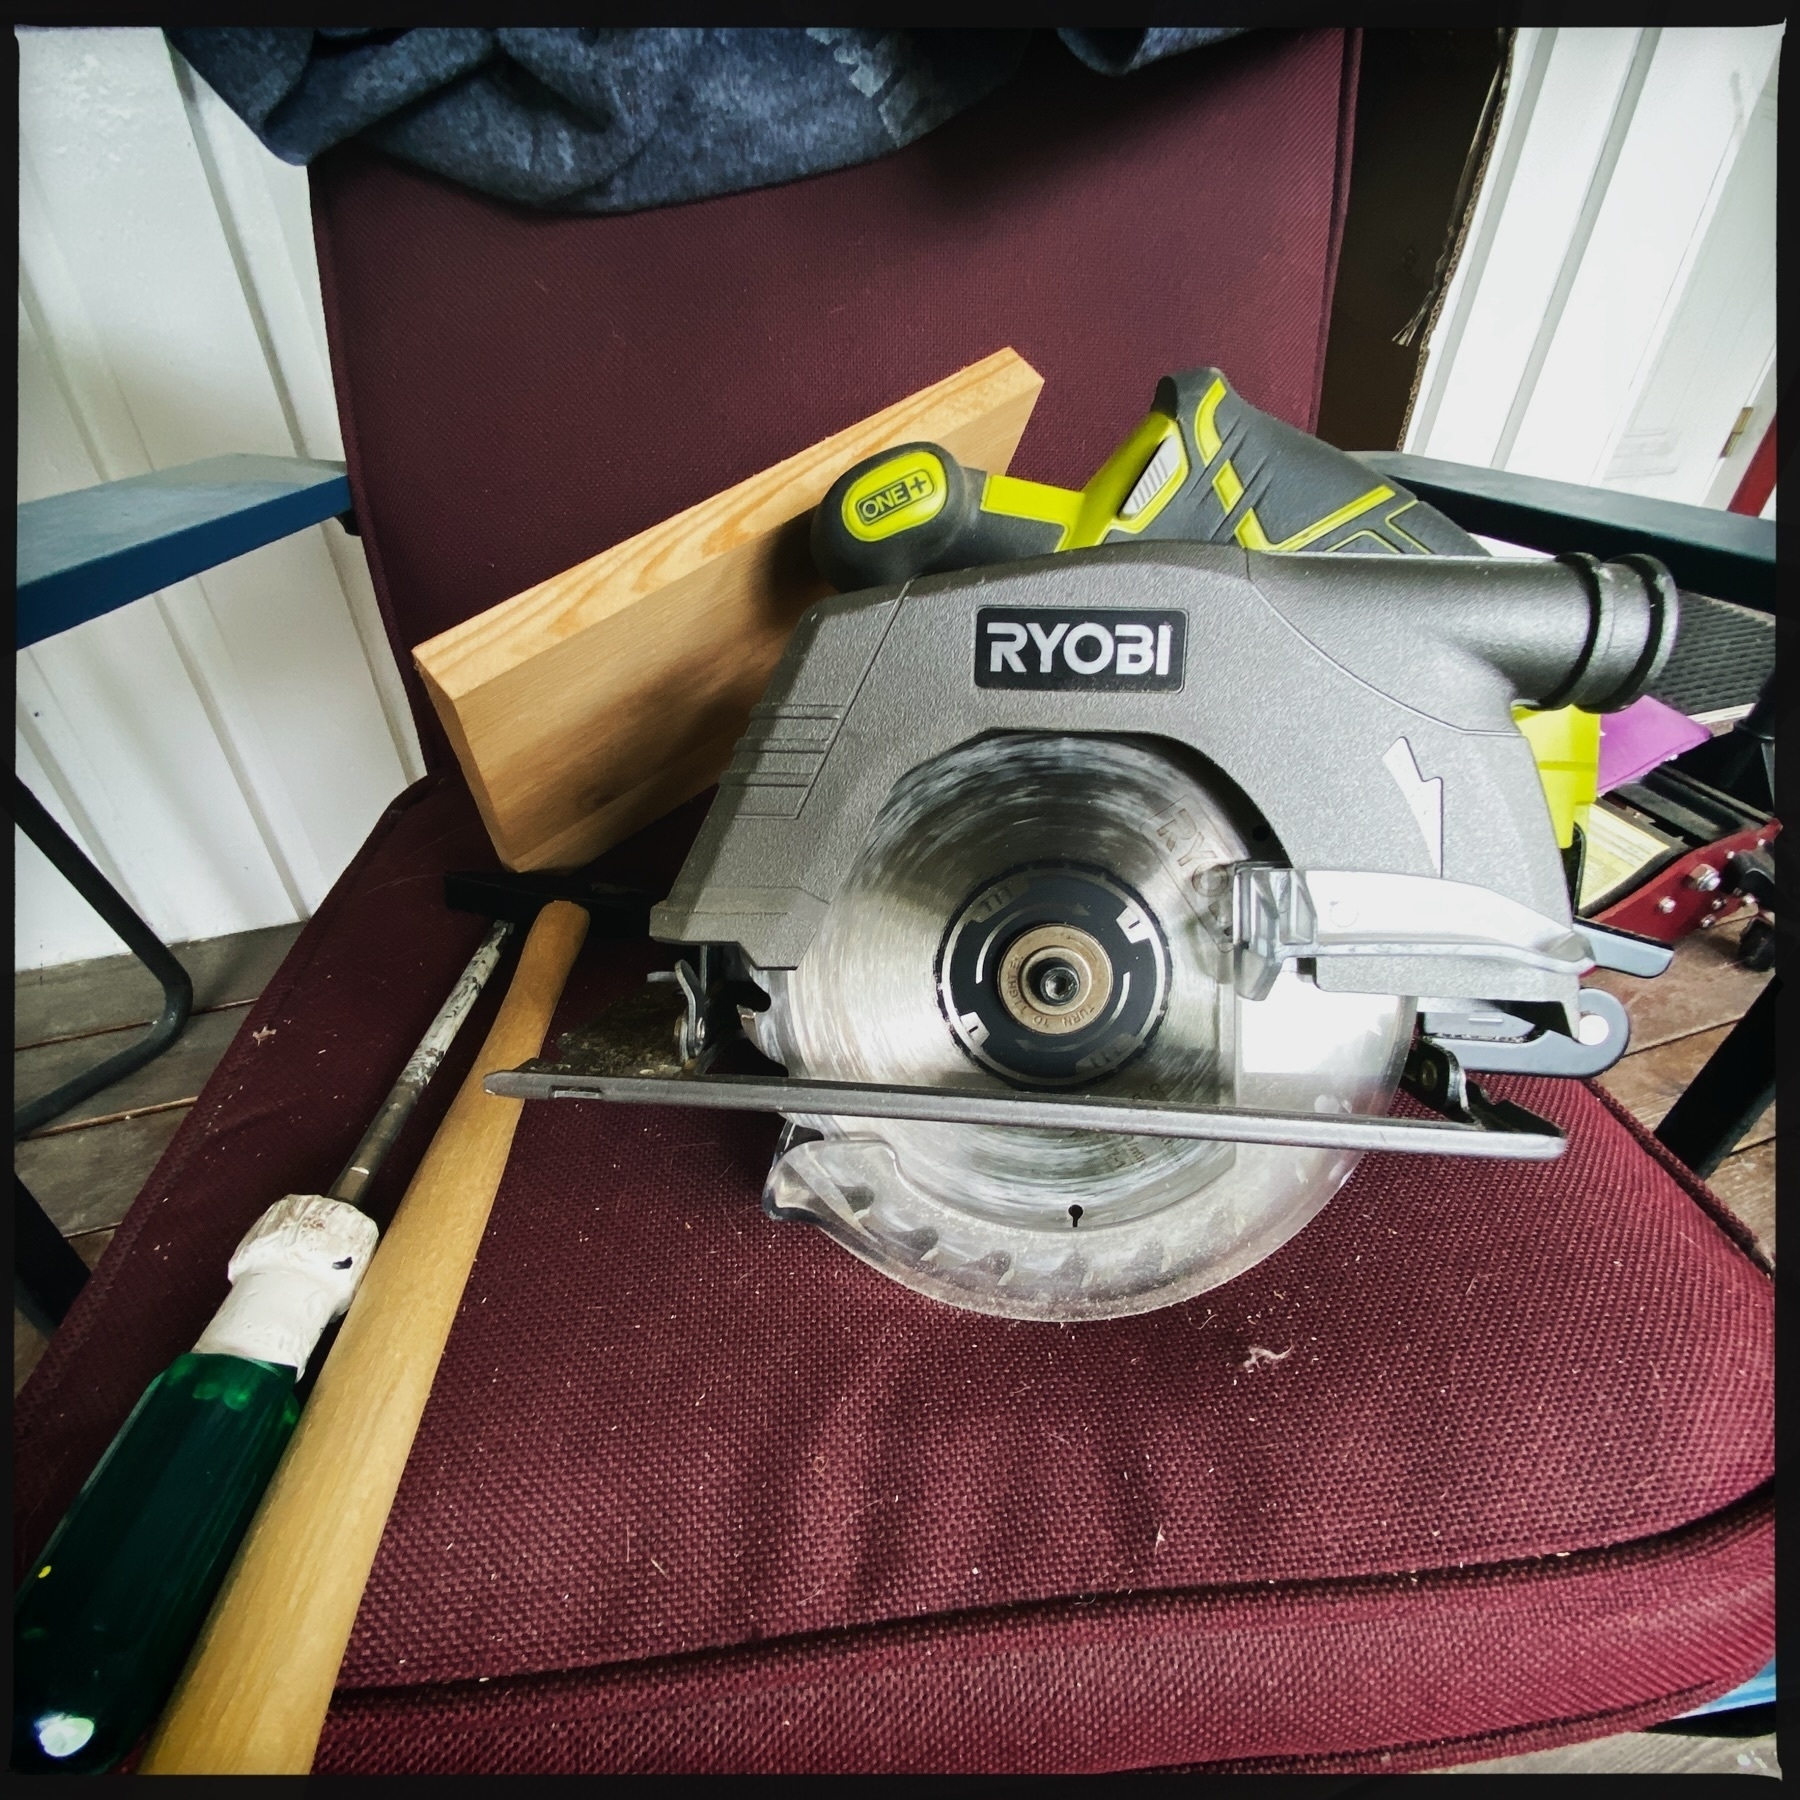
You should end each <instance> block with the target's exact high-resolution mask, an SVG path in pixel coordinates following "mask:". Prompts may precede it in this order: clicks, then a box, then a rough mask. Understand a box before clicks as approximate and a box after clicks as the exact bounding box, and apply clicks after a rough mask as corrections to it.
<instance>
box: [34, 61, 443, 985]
mask: <svg viewBox="0 0 1800 1800" xmlns="http://www.w3.org/2000/svg"><path fill="white" fill-rule="evenodd" d="M19 51H20V197H19V204H20V219H19V225H20V256H19V498H20V499H21V500H30V499H37V498H40V497H42V496H44V495H47V494H53V493H62V492H66V491H68V490H69V489H71V488H77V487H85V486H88V485H91V484H92V483H94V482H97V481H103V480H112V479H117V478H119V477H122V476H127V475H135V474H141V473H144V472H146V471H148V470H151V469H161V468H170V467H174V466H177V465H179V464H182V463H187V462H193V461H197V460H199V459H200V458H202V457H208V456H218V455H223V454H226V453H229V452H234V451H249V452H258V453H262V454H268V455H295V454H298V455H305V456H316V457H331V458H339V457H341V456H342V455H343V449H342V444H341V442H340V439H339V436H338V429H337V419H336V411H335V405H334V401H333V397H332V392H331V384H330V378H329V373H328V365H327V361H326V353H325V333H324V318H323V313H322V310H321V307H320V304H319V296H318V276H317V270H316V267H315V265H314V263H313V258H312V242H311V227H310V219H309V214H308V203H307V191H306V176H305V173H304V171H302V170H299V169H291V168H288V167H287V166H286V165H284V164H282V163H280V162H278V161H277V160H276V159H275V158H274V157H272V156H270V155H269V153H268V152H267V151H265V150H264V149H263V148H262V147H261V145H259V144H258V143H257V142H256V141H255V139H254V138H253V137H252V136H251V135H250V133H249V132H248V131H247V130H246V129H245V128H244V127H243V125H242V124H241V123H239V121H238V120H237V119H235V118H234V117H233V116H232V115H231V114H230V113H229V112H228V111H227V110H226V109H225V108H224V107H223V106H222V105H221V104H220V103H219V102H218V100H217V99H216V98H215V97H214V96H213V95H212V94H211V93H210V92H209V91H208V90H206V89H205V88H204V86H203V85H202V84H201V83H200V82H198V81H197V80H196V79H195V78H194V77H193V76H192V75H191V73H190V72H189V71H187V70H186V69H185V67H180V68H178V67H177V64H176V62H175V60H174V59H173V58H172V56H171V54H170V52H169V50H168V48H167V46H166V44H165V41H164V39H163V37H162V34H161V33H160V32H159V31H154V30H141V29H116V30H115V29H109V30H63V29H53V30H24V31H21V32H20V33H19ZM18 681H19V697H18V715H17V740H18V750H19V759H20V760H19V766H20V771H21V773H22V774H23V776H24V778H25V779H26V780H27V781H28V782H29V783H30V784H31V785H32V787H33V790H34V791H35V792H36V793H38V794H39V796H40V797H41V798H42V799H43V801H44V803H45V804H46V805H47V806H48V807H49V808H50V809H51V811H52V812H53V813H55V814H56V815H57V817H58V818H59V819H60V820H61V821H62V823H63V824H64V825H65V826H66V827H67V828H68V829H70V830H71V831H72V832H73V833H74V834H75V836H76V837H77V838H78V839H79V840H80V841H81V842H82V843H83V844H84V845H85V846H86V848H87V849H88V851H89V853H90V854H91V855H93V856H94V858H95V860H96V862H98V863H99V864H100V866H101V867H102V868H104V869H106V870H107V872H108V873H109V874H110V875H111V876H113V878H114V879H115V880H116V881H118V883H119V885H120V886H121V888H122V889H123V890H124V891H125V892H126V893H127V894H128V895H129V896H130V897H131V898H132V900H133V901H134V902H135V903H136V904H137V906H138V907H139V910H140V911H142V912H143V914H144V916H145V917H146V918H147V919H148V920H149V922H150V924H151V925H152V926H153V927H154V928H155V929H156V930H157V931H158V932H160V933H161V934H162V935H163V936H164V937H165V938H167V939H169V940H170V941H173V942H181V941H183V940H186V939H190V938H201V937H212V936H218V935H221V934H223V933H226V932H232V931H241V930H247V929H250V928H253V927H256V926H262V925H271V924H278V923H282V922H285V921H288V920H292V919H295V918H299V917H304V916H305V915H306V914H307V913H309V912H310V911H311V910H312V909H313V908H314V907H315V906H316V905H317V904H318V902H319V901H320V899H321V898H322V897H323V896H324V894H325V892H326V890H327V888H329V886H330V884H331V882H332V881H333V880H334V879H335V877H336V876H337V874H338V872H339V871H340V870H341V869H342V868H343V866H344V864H345V863H346V862H347V861H348V860H349V858H350V856H351V855H352V854H353V853H354V852H355V850H356V848H357V846H358V845H359V844H360V843H361V841H362V839H363V837H364V836H365V835H366V833H367V832H368V829H369V827H370V826H371V825H372V824H373V822H374V820H375V818H376V817H377V815H378V814H379V812H380V810H381V808H382V806H383V805H385V804H386V802H387V801H388V800H389V799H390V798H391V797H392V796H393V795H394V794H395V793H396V792H398V790H399V789H400V788H401V787H403V786H404V785H405V784H406V782H407V781H408V780H410V779H412V778H413V777H414V775H416V773H417V772H418V771H419V768H420V762H419V753H418V746H417V743H416V740H415V738H414V736H413V732H412V726H411V721H410V719H409V718H408V716H407V712H406V707H405V702H404V699H403V697H402V694H401V690H400V685H399V676H398V671H397V670H396V669H395V668H394V666H393V658H392V655H391V653H390V652H389V650H388V648H387V644H386V640H385V638H384V637H383V635H382V631H381V626H380V621H379V617H378V615H377V611H376V606H375V600H374V594H373V590H372V589H371V587H370V584H369V577H368V569H367V565H366V563H365V562H364V560H363V556H362V550H361V547H360V545H358V544H357V543H356V541H355V540H354V539H352V538H350V537H349V536H347V535H346V534H345V533H344V532H343V531H342V529H341V528H340V527H338V526H337V525H335V524H332V525H327V526H323V527H319V528H316V529H314V530H311V531H308V532H305V533H303V534H301V535H299V536H296V537H294V538H291V539H288V540H287V541H286V542H284V543H280V544H274V545H270V546H268V547H267V548H265V549H262V550H259V551H256V552H254V553H253V554H251V555H249V556H245V557H241V558H239V559H238V560H237V561H235V562H233V563H229V564H226V565H224V566H223V567H221V568H219V569H216V570H212V571H209V572H208V573H207V574H205V575H203V576H201V577H199V578H197V579H195V580H192V581H185V582H182V583H180V584H178V585H177V586H175V587H173V588H170V589H169V590H167V591H166V592H163V593H160V594H156V595H153V596H150V597H148V598H146V599H144V600H140V601H137V602H135V603H134V604H133V605H131V606H128V607H125V608H122V609H121V610H120V611H118V612H116V613H113V614H111V615H109V616H107V617H106V618H103V619H97V620H94V621H92V622H91V623H89V624H86V625H82V626H79V627H77V628H76V629H74V630H73V631H69V632H65V633H63V634H62V635H61V636H59V637H57V638H54V639H50V640H48V641H46V642H44V643H41V644H39V645H37V646H35V647H34V648H33V649H31V650H29V651H26V652H23V653H21V654H20V655H19V658H18ZM16 894H17V905H16V908H15V920H16V924H15V937H14V962H15V966H16V967H19V968H34V967H42V966H45V965H48V964H52V963H58V962H65V961H71V960H75V959H78V958H81V957H85V956H94V955H106V954H111V953H115V952H116V951H117V950H118V948H119V945H118V943H117V940H116V939H114V938H113V937H112V935H111V933H110V932H108V931H107V930H106V929H105V927H103V926H102V925H100V923H99V921H98V920H96V919H93V918H92V917H91V916H90V915H89V914H88V912H87V909H86V908H85V906H84V905H83V904H82V903H81V902H80V901H79V900H76V899H75V898H74V897H73V896H72V895H71V894H70V893H69V892H68V890H67V888H66V887H65V886H64V884H63V883H62V882H61V879H60V878H59V877H58V876H57V875H56V874H55V873H54V871H52V870H51V869H50V868H49V867H48V865H46V864H45V863H44V862H43V861H42V859H41V858H40V857H38V856H37V854H36V853H35V852H34V851H32V850H30V848H29V846H26V845H24V843H23V840H19V859H18V863H17V877H16Z"/></svg>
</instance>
